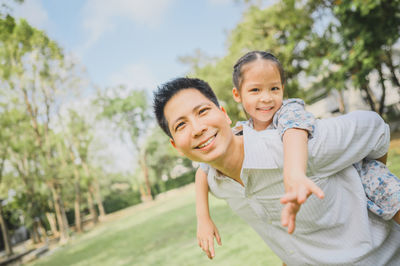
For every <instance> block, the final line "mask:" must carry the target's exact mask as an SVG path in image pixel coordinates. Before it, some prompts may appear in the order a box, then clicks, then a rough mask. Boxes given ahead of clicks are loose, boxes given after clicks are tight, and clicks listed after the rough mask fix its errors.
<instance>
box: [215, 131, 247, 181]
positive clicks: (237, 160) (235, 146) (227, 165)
mask: <svg viewBox="0 0 400 266" xmlns="http://www.w3.org/2000/svg"><path fill="white" fill-rule="evenodd" d="M243 159H244V143H243V136H234V137H233V140H232V143H231V145H229V149H228V150H227V151H226V153H225V156H224V157H223V158H222V159H221V160H217V161H215V162H213V163H210V165H211V166H212V167H214V168H215V169H217V170H218V171H220V172H221V173H222V174H224V175H225V176H227V177H230V178H232V179H234V180H235V181H237V182H238V183H240V184H241V185H242V186H243V182H242V180H241V178H240V173H241V170H242V164H243Z"/></svg>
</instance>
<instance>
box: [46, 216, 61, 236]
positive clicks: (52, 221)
mask: <svg viewBox="0 0 400 266" xmlns="http://www.w3.org/2000/svg"><path fill="white" fill-rule="evenodd" d="M46 218H47V221H49V225H50V230H51V232H52V233H53V236H54V237H58V236H60V232H58V230H57V222H56V218H55V217H54V213H50V212H46Z"/></svg>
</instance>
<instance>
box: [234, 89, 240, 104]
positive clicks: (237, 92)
mask: <svg viewBox="0 0 400 266" xmlns="http://www.w3.org/2000/svg"><path fill="white" fill-rule="evenodd" d="M232 94H233V99H234V100H235V101H236V102H237V103H241V102H242V98H241V97H240V93H239V90H238V89H237V88H236V87H233V89H232Z"/></svg>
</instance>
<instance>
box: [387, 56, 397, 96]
mask: <svg viewBox="0 0 400 266" xmlns="http://www.w3.org/2000/svg"><path fill="white" fill-rule="evenodd" d="M386 55H387V65H388V67H389V69H390V74H391V76H390V80H391V81H392V83H393V84H394V85H395V86H397V88H398V89H399V90H400V82H399V79H398V78H397V76H396V71H395V66H394V65H393V59H392V50H391V49H390V50H389V51H387V52H386Z"/></svg>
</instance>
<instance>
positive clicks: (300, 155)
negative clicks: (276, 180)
mask: <svg viewBox="0 0 400 266" xmlns="http://www.w3.org/2000/svg"><path fill="white" fill-rule="evenodd" d="M284 81H285V80H284V71H283V68H282V66H281V64H280V62H279V61H278V59H277V58H276V57H275V56H273V55H272V54H270V53H267V52H262V51H252V52H249V53H247V54H245V55H244V56H243V57H241V58H240V59H239V60H238V62H237V63H236V64H235V66H234V71H233V83H234V88H233V90H232V92H233V97H234V99H235V101H236V102H238V103H239V102H240V103H242V105H243V108H244V110H245V112H246V113H247V114H248V115H249V116H250V119H249V120H248V121H245V122H240V123H238V124H237V125H236V127H234V128H233V131H234V132H235V133H238V134H240V132H241V128H242V125H243V124H247V125H249V126H251V127H253V128H254V129H255V130H257V131H261V130H265V129H277V130H278V132H279V134H280V136H281V138H282V141H283V147H284V167H283V176H284V184H285V190H286V194H285V196H284V197H283V198H282V199H281V202H282V203H285V204H286V206H285V208H284V209H283V212H282V225H283V226H287V227H288V232H289V233H292V232H293V231H294V222H295V216H296V213H297V211H298V210H299V208H300V205H301V204H302V203H304V202H305V201H306V199H307V197H308V196H310V194H312V193H314V194H315V195H316V196H317V197H319V198H323V197H324V193H323V191H322V190H321V189H320V188H319V187H318V186H316V185H315V184H314V183H313V182H312V181H311V180H310V179H308V178H307V175H306V170H307V169H306V168H307V158H308V154H307V150H308V149H307V142H308V139H309V138H312V137H313V133H314V130H315V128H314V121H315V118H314V116H313V115H312V114H311V113H308V112H306V111H305V110H304V102H303V101H302V100H300V99H288V100H285V101H283V90H284ZM384 163H386V155H385V156H383V157H381V158H379V159H376V160H371V159H364V160H363V161H362V162H358V163H357V164H355V165H354V166H355V168H356V170H357V171H358V173H359V175H360V177H361V180H362V183H363V186H364V190H365V193H366V195H367V198H368V199H369V200H368V209H369V210H370V211H372V212H374V213H375V214H377V215H379V216H381V217H382V218H383V219H385V220H389V219H392V218H393V219H394V220H395V221H396V222H397V223H400V211H399V209H400V180H399V179H398V178H396V177H395V176H394V175H393V174H391V173H390V171H389V170H388V169H387V168H386V166H385V165H384ZM207 172H208V166H207V165H206V164H201V166H200V168H199V169H198V170H197V173H196V215H197V221H198V224H197V239H198V244H199V246H200V247H201V248H202V249H203V250H204V251H205V252H206V254H207V256H208V257H209V258H210V259H211V258H213V257H214V256H215V252H214V237H215V238H216V240H217V242H218V244H219V245H221V238H220V236H219V233H218V229H217V227H216V226H215V224H214V223H213V221H212V219H211V218H210V214H209V207H208V183H207Z"/></svg>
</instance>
